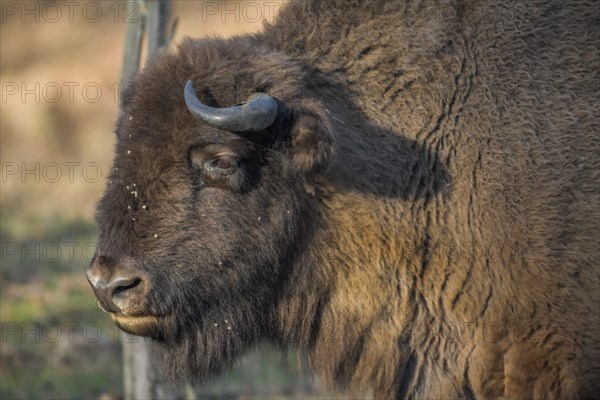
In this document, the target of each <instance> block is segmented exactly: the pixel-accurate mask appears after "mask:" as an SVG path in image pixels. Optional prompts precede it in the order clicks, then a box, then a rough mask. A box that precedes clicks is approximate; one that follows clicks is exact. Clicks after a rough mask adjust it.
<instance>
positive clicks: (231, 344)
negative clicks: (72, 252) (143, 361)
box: [87, 39, 333, 378]
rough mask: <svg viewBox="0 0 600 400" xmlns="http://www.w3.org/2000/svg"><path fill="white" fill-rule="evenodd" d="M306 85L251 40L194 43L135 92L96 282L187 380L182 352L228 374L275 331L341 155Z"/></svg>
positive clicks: (200, 367) (123, 125)
mask: <svg viewBox="0 0 600 400" xmlns="http://www.w3.org/2000/svg"><path fill="white" fill-rule="evenodd" d="M304 79H305V77H304V72H303V71H302V69H301V68H300V67H299V66H298V65H296V64H294V63H292V62H290V61H289V60H287V59H286V58H285V57H283V56H281V55H279V54H277V53H274V52H271V51H269V50H266V49H263V48H260V47H258V46H257V45H256V44H254V43H251V42H250V39H243V40H242V39H236V40H233V41H219V40H205V41H192V40H187V41H185V42H184V43H183V44H182V45H181V46H180V47H179V50H178V51H177V52H176V53H173V54H163V55H160V56H159V57H157V58H156V59H155V60H154V61H153V63H151V64H150V65H148V66H147V67H146V68H145V70H144V72H143V73H142V74H141V75H140V76H139V77H138V78H137V79H136V81H135V85H134V86H133V87H134V89H133V90H130V91H129V94H128V97H127V99H126V102H125V107H124V111H123V113H122V115H121V117H120V119H119V122H118V123H117V128H116V134H117V144H116V149H115V159H114V166H113V169H112V173H111V175H110V177H109V182H108V185H107V188H106V191H105V194H104V196H103V197H102V199H101V200H100V201H99V204H98V210H97V223H98V226H99V240H98V247H97V251H96V254H95V256H94V259H93V261H92V263H91V265H90V267H89V268H88V271H87V276H88V280H89V282H90V284H91V286H92V288H93V290H94V292H95V294H96V297H97V299H98V302H99V305H100V306H101V308H102V309H104V310H105V311H107V312H109V313H110V314H111V317H112V318H113V320H114V321H115V323H116V324H117V325H118V326H119V327H120V328H121V329H123V330H124V331H127V332H130V333H132V334H135V335H140V336H147V337H151V338H153V339H154V343H155V344H156V348H157V349H158V352H159V354H160V353H161V350H162V354H168V357H165V360H166V361H167V363H168V362H169V361H171V362H173V363H172V365H171V367H173V368H171V370H174V371H178V372H177V374H179V372H180V369H179V366H178V365H176V360H178V359H179V360H184V361H182V365H184V366H185V370H186V371H187V373H189V376H193V377H195V378H197V377H203V376H206V375H209V374H214V373H217V372H219V371H220V370H222V369H223V368H225V367H227V366H229V365H231V363H232V362H233V361H235V359H236V357H237V356H239V355H240V354H241V353H242V352H243V351H244V350H245V349H247V348H248V347H249V346H251V345H253V344H254V343H256V342H257V341H258V340H260V339H265V338H267V339H268V338H273V337H274V335H275V333H274V332H272V329H274V328H273V324H272V323H271V322H272V321H271V319H272V318H274V317H273V313H274V309H275V307H276V305H277V303H278V301H279V299H280V298H281V296H282V292H283V290H285V289H284V288H285V286H286V282H287V281H288V278H289V276H290V274H292V272H293V270H294V268H297V265H298V262H297V261H298V259H299V258H301V257H303V256H304V255H303V254H304V252H305V250H304V249H305V247H306V246H307V242H308V241H309V240H310V237H311V229H314V228H313V226H314V218H316V216H315V213H316V212H315V211H314V210H315V207H314V205H313V204H312V203H313V202H314V201H316V200H315V198H314V197H313V195H312V194H311V193H312V192H311V190H310V188H311V187H313V185H312V183H313V182H314V181H315V180H318V179H319V176H320V174H321V172H322V171H323V169H324V167H325V166H326V164H327V163H328V162H329V160H330V157H331V154H332V150H333V136H332V129H331V127H330V123H329V120H328V116H327V112H326V110H325V109H324V108H323V106H322V105H321V104H320V103H319V102H318V101H316V100H314V95H311V93H310V92H309V91H308V90H307V89H306V87H305V85H304V83H303V82H304ZM188 81H190V83H187V86H186V82H188ZM184 87H185V96H184ZM266 93H269V95H267V94H266ZM246 99H248V100H246ZM240 102H241V103H244V104H243V105H239V103H240Z"/></svg>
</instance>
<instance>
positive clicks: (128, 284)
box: [112, 278, 142, 297]
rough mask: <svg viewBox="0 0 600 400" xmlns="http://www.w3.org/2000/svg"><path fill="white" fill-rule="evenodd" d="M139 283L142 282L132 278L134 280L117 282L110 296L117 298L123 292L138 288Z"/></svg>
mask: <svg viewBox="0 0 600 400" xmlns="http://www.w3.org/2000/svg"><path fill="white" fill-rule="evenodd" d="M140 283H142V280H141V279H140V278H134V279H128V280H125V279H123V280H121V281H117V282H115V286H116V287H115V288H114V290H113V292H112V296H113V297H115V296H118V295H120V294H121V293H123V292H126V291H128V290H131V289H133V288H135V287H136V286H138V285H139V284H140Z"/></svg>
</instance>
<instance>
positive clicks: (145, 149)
mask: <svg viewBox="0 0 600 400" xmlns="http://www.w3.org/2000/svg"><path fill="white" fill-rule="evenodd" d="M598 11H599V9H598V3H597V2H593V1H572V2H566V1H559V0H556V1H554V0H551V1H547V0H543V1H541V0H539V1H538V0H536V1H527V2H517V3H515V2H512V1H480V2H471V1H463V0H453V1H432V0H423V1H364V2H363V1H358V0H357V1H342V0H330V1H317V0H311V1H302V2H292V3H290V4H289V5H287V6H286V7H285V8H283V9H282V10H281V12H280V13H279V14H278V17H277V19H276V20H275V21H274V22H272V23H267V24H266V25H265V26H264V29H263V30H262V31H261V32H260V33H258V34H252V35H250V34H248V35H244V36H238V37H234V38H231V39H218V38H210V39H202V40H194V39H185V40H183V41H182V43H180V45H179V46H178V48H177V49H175V50H170V51H165V52H163V53H161V54H159V55H158V56H157V57H156V58H155V59H153V61H152V62H150V63H149V64H148V65H147V66H146V67H145V68H144V70H143V72H142V73H141V74H140V75H139V76H138V77H137V78H136V80H135V89H134V90H130V91H129V92H128V96H129V97H128V101H127V103H126V106H125V108H124V111H123V113H122V115H121V117H120V118H119V121H118V122H117V126H116V135H117V144H116V149H115V160H114V167H113V169H112V172H111V175H110V177H109V179H108V180H109V181H108V184H107V187H106V191H105V193H104V195H103V197H102V198H101V199H100V201H99V204H98V210H97V223H98V226H99V239H98V247H97V252H96V254H95V256H94V259H93V260H92V263H91V265H90V267H89V268H88V270H87V277H88V280H89V282H90V284H91V286H92V288H93V290H94V292H95V295H96V297H97V299H98V301H99V305H100V306H101V307H102V308H103V309H104V310H105V311H107V312H109V313H110V315H111V317H112V318H113V320H114V321H115V323H116V325H117V326H119V327H120V328H121V329H123V330H125V331H127V332H130V333H132V334H134V335H140V336H145V337H149V338H151V339H152V343H153V347H154V349H155V354H156V357H157V362H159V361H160V362H161V363H162V365H163V368H164V370H165V371H166V372H168V373H170V375H171V376H174V377H176V378H180V379H188V380H201V379H203V378H206V377H209V376H214V375H215V374H218V373H220V372H222V371H224V370H226V369H227V368H229V367H231V366H232V365H233V364H234V363H235V362H236V360H239V359H240V357H241V356H242V355H243V354H244V353H245V352H246V351H248V350H249V349H251V348H253V347H254V346H255V345H256V344H257V343H260V342H269V343H273V344H275V345H277V346H280V347H281V348H282V349H285V348H290V347H295V348H300V349H304V350H306V352H307V354H308V357H309V362H310V366H311V368H312V369H313V370H314V371H315V372H317V373H319V374H321V375H322V376H323V378H324V379H325V381H326V382H329V383H330V384H331V385H332V386H333V387H335V388H345V389H348V390H350V391H354V393H355V394H357V395H360V394H364V393H366V392H365V390H367V391H368V390H372V391H373V393H374V396H375V397H376V398H427V399H433V398H459V397H460V398H469V399H470V398H494V397H503V398H585V397H591V396H593V395H594V394H597V393H600V352H599V346H600V341H599V337H598V335H599V332H600V319H599V312H598V304H599V303H600V302H599V300H600V298H599V265H598V260H599V259H600V254H599V252H600V250H599V248H600V241H599V236H600V235H599V227H600V216H599V215H600V214H599V212H598V210H599V207H600V202H599V195H600V190H599V185H598V182H599V180H598V171H599V168H598V167H599V156H598V154H599V152H598V150H599V148H598V145H599V143H598V132H599V128H600V125H599V116H598V110H599V109H600V101H599V99H598V93H600V86H599V82H600V79H599V76H598V74H599V71H600V68H599V62H598V60H600V54H599V50H598V43H599V42H600V35H599V26H600V23H599V17H598V15H599V13H598Z"/></svg>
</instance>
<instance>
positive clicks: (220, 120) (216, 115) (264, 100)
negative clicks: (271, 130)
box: [183, 81, 277, 132]
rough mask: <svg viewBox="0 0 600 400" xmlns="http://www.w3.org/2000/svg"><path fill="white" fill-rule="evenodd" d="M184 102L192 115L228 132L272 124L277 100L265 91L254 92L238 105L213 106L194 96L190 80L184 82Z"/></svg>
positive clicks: (260, 127) (261, 128) (258, 129)
mask: <svg viewBox="0 0 600 400" xmlns="http://www.w3.org/2000/svg"><path fill="white" fill-rule="evenodd" d="M183 96H184V97H185V104H186V105H187V108H188V110H190V112H191V113H192V114H194V116H196V117H198V118H200V119H201V120H202V121H204V122H206V123H207V124H209V125H211V126H214V127H215V128H220V129H224V130H226V131H230V132H255V131H260V130H263V129H265V128H267V127H269V126H271V125H272V124H273V122H274V121H275V117H276V116H277V102H276V101H275V99H274V98H272V97H271V96H269V95H267V94H265V93H254V94H253V95H252V96H250V97H249V98H248V100H246V103H244V104H242V105H240V106H233V107H226V108H214V107H209V106H207V105H204V104H202V102H201V101H200V100H199V99H198V97H196V93H195V92H194V86H193V84H192V81H188V82H187V83H186V84H185V89H184V91H183Z"/></svg>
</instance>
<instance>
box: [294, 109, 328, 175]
mask: <svg viewBox="0 0 600 400" xmlns="http://www.w3.org/2000/svg"><path fill="white" fill-rule="evenodd" d="M290 111H291V115H290V118H289V119H288V120H287V124H289V125H288V127H287V128H288V129H289V130H288V132H289V136H288V140H287V143H288V149H287V151H288V157H287V164H288V167H289V168H290V169H291V170H292V171H293V172H296V173H300V174H311V173H318V172H323V171H324V170H325V169H326V168H327V166H328V164H329V163H330V162H331V159H332V155H333V152H334V148H335V139H334V134H333V130H332V127H331V124H330V121H329V116H328V112H327V110H326V109H325V107H323V105H322V104H321V103H320V102H319V101H317V100H314V99H303V100H302V101H300V103H299V104H298V105H296V106H295V107H293V108H292V110H290ZM290 125H291V126H290Z"/></svg>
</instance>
